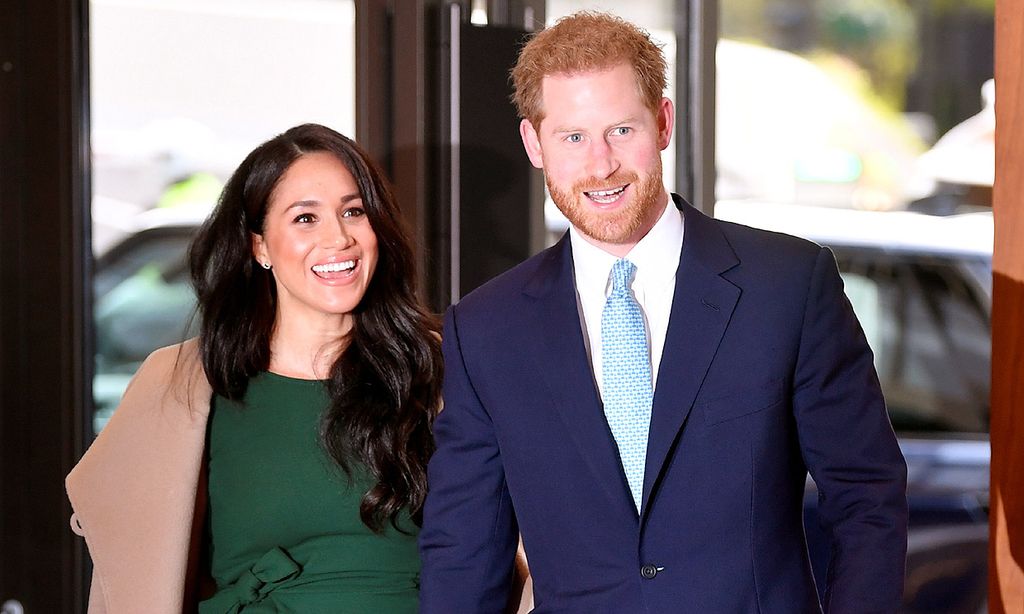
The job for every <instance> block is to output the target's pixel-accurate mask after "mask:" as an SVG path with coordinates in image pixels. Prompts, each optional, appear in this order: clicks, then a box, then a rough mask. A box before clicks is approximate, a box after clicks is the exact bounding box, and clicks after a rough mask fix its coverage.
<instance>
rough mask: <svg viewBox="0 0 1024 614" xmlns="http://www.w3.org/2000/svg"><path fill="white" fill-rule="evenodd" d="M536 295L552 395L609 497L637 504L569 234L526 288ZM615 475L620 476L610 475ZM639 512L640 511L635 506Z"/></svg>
mask: <svg viewBox="0 0 1024 614" xmlns="http://www.w3.org/2000/svg"><path fill="white" fill-rule="evenodd" d="M524 293H525V294H526V295H527V296H528V297H530V298H531V299H532V301H531V302H532V308H533V309H534V310H535V311H534V313H533V314H532V318H531V319H532V321H533V322H536V323H537V325H536V328H535V329H534V333H533V334H532V335H530V337H531V342H532V344H533V347H531V348H530V349H531V350H532V352H533V355H534V356H536V362H537V369H538V371H539V372H540V374H541V378H542V381H543V382H544V383H545V385H546V386H547V392H548V394H547V397H548V398H549V399H551V401H552V405H553V406H554V408H555V410H556V411H557V412H558V413H559V414H560V415H561V418H562V421H563V422H564V423H565V425H566V430H567V431H568V432H569V433H570V436H571V438H572V440H573V443H574V444H575V446H576V447H577V449H578V451H579V454H580V455H581V456H582V457H583V458H584V459H585V461H586V463H587V465H588V466H589V467H590V469H591V471H592V472H593V473H594V478H595V482H596V483H597V484H600V485H601V488H602V489H603V490H604V492H605V494H606V495H607V496H608V498H609V500H611V501H613V502H615V504H616V505H623V506H625V505H627V504H629V505H628V506H629V508H631V509H632V508H633V507H634V506H633V505H632V499H631V498H630V497H629V486H628V485H627V482H626V476H625V474H624V473H623V470H622V465H621V463H620V462H619V451H618V448H617V447H616V445H615V440H614V438H613V437H612V434H611V431H610V430H609V429H608V424H607V422H605V417H604V411H603V409H602V407H601V400H600V397H599V396H598V393H597V388H596V387H595V384H594V378H593V375H592V372H591V369H590V360H589V359H588V358H587V352H586V347H585V346H584V342H583V331H582V328H581V327H580V319H579V311H578V308H577V304H576V285H575V283H574V275H573V263H572V250H571V248H570V245H569V236H568V233H566V235H565V236H563V237H562V239H561V241H559V242H558V243H557V244H556V245H555V246H554V247H552V248H551V249H550V250H549V251H548V254H547V258H546V259H545V261H544V262H542V263H541V266H540V267H539V268H538V271H537V274H536V275H535V276H534V278H533V279H532V280H531V282H530V283H529V284H528V285H527V286H526V288H525V289H524ZM610 476H614V477H610ZM634 514H635V510H634Z"/></svg>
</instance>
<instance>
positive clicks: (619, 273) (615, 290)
mask: <svg viewBox="0 0 1024 614" xmlns="http://www.w3.org/2000/svg"><path fill="white" fill-rule="evenodd" d="M634 273H636V265H635V264H633V263H632V262H630V261H629V260H626V259H625V258H620V259H619V260H616V261H615V264H613V265H612V294H623V293H626V292H629V284H630V282H632V281H633V274H634Z"/></svg>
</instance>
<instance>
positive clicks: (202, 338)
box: [68, 124, 442, 614]
mask: <svg viewBox="0 0 1024 614" xmlns="http://www.w3.org/2000/svg"><path fill="white" fill-rule="evenodd" d="M189 261H190V268H191V277H192V283H193V285H194V286H195V289H196V296H197V298H198V305H199V308H198V311H199V317H200V320H201V324H200V334H199V337H198V341H189V342H186V343H185V344H183V345H181V346H178V347H177V348H174V347H172V348H167V349H164V350H158V351H157V352H156V353H154V354H153V355H152V356H151V357H150V358H149V359H148V360H147V361H146V363H145V364H144V365H143V367H142V368H141V369H140V370H139V373H138V375H137V376H136V378H135V380H134V383H133V384H132V385H131V386H130V387H129V389H128V391H127V393H126V395H125V398H124V400H123V401H122V404H121V406H120V407H119V408H118V410H117V411H116V412H115V413H114V416H113V418H112V419H111V421H110V423H109V424H108V425H107V427H106V428H105V429H104V430H103V432H102V433H101V434H100V436H99V438H98V439H97V441H96V442H95V443H94V444H93V446H92V447H91V448H90V449H89V451H88V453H87V454H86V455H85V457H83V459H82V462H81V463H80V464H79V466H78V467H76V469H75V471H74V472H72V474H71V476H69V478H68V494H69V496H70V498H71V500H72V505H73V506H74V508H75V511H76V517H75V521H74V524H75V526H76V528H77V529H78V530H79V531H80V532H81V533H82V534H84V535H85V537H86V541H87V543H88V545H89V549H90V553H91V555H92V557H93V560H94V568H95V572H94V578H96V579H98V580H99V581H100V582H102V586H103V587H104V590H102V591H100V590H96V589H95V588H94V590H93V592H92V596H91V599H92V600H93V601H94V602H100V601H102V602H104V603H103V605H105V606H106V610H107V611H145V612H180V611H182V609H183V607H182V604H184V609H185V610H186V611H193V610H194V608H195V607H196V606H195V603H196V602H199V603H198V610H199V612H202V613H212V612H237V611H241V610H243V609H248V608H249V607H250V606H253V605H255V604H257V603H259V604H260V605H259V606H257V607H259V608H261V610H260V611H301V612H309V613H311V614H316V613H319V612H323V613H326V612H337V611H339V610H341V611H367V612H370V611H374V612H377V611H384V612H396V613H401V612H410V613H411V612H415V611H416V609H417V605H418V573H419V565H420V563H419V557H418V555H417V551H416V535H417V533H418V525H419V522H420V511H421V508H422V504H423V499H424V497H425V495H426V463H427V459H428V458H429V456H430V454H431V453H432V451H433V441H432V438H431V435H430V425H431V422H432V420H433V418H434V416H435V415H436V413H437V411H438V408H439V392H440V381H441V370H442V368H441V362H440V347H439V343H440V342H439V337H438V335H437V332H438V326H437V323H436V322H435V320H434V319H433V318H432V317H431V316H429V315H428V314H427V313H426V311H425V310H424V309H423V308H422V306H421V305H420V303H419V302H418V301H417V299H416V295H415V288H414V280H415V279H416V276H415V273H414V271H413V265H412V262H413V260H412V248H411V246H410V244H409V240H408V238H407V235H406V233H405V231H404V229H403V226H402V223H401V220H400V217H399V210H398V207H397V204H396V203H395V201H394V198H393V197H392V196H391V192H390V189H389V187H388V185H387V183H386V182H385V180H384V179H383V176H382V174H381V173H380V171H379V170H378V169H377V167H376V166H375V165H374V164H373V162H372V161H371V160H370V159H369V158H368V157H367V156H366V154H365V153H364V152H363V151H362V150H361V149H360V148H359V147H358V146H357V145H356V144H355V143H354V142H352V141H351V140H350V139H348V138H346V137H344V136H342V135H340V134H338V133H337V132H334V131H333V130H330V129H328V128H325V127H323V126H320V125H315V124H306V125H302V126H298V127H296V128H292V129H291V130H288V131H287V132H285V133H283V134H281V135H279V136H277V137H275V138H273V139H271V140H269V141H267V142H266V143H264V144H263V145H261V146H259V147H258V148H256V149H255V150H254V151H253V152H252V153H251V154H249V156H248V157H246V159H245V160H244V161H243V162H242V164H241V165H240V166H239V168H238V170H236V171H235V173H234V174H233V175H232V177H231V179H230V180H229V181H228V183H227V186H226V187H225V189H224V192H223V194H222V195H221V197H220V200H219V203H218V205H217V208H216V209H215V210H214V212H213V213H212V214H211V216H210V217H209V219H207V221H206V222H205V223H204V224H203V226H202V228H201V229H200V231H199V233H198V235H197V236H196V239H195V241H194V242H193V244H192V246H191V248H190V251H189ZM133 442H134V443H133ZM112 485H116V486H112ZM111 502H114V504H113V505H111ZM111 510H116V511H111ZM154 523H156V524H157V525H160V526H161V527H162V530H161V531H157V532H155V533H154V532H153V531H152V530H151V528H152V526H154ZM201 551H205V552H208V553H209V555H208V556H199V555H198V554H197V553H198V552H201ZM94 586H96V584H95V581H94Z"/></svg>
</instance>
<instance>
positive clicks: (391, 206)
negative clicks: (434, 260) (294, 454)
mask: <svg viewBox="0 0 1024 614" xmlns="http://www.w3.org/2000/svg"><path fill="white" fill-rule="evenodd" d="M320 152H323V153H329V154H331V155H334V156H335V157H337V158H338V160H340V161H341V163H342V164H344V165H345V168H347V169H348V171H349V172H350V173H352V177H353V178H355V181H356V185H358V187H359V193H360V195H361V197H362V201H363V206H364V208H365V210H366V215H367V217H368V219H369V221H370V225H371V227H372V228H373V231H374V233H375V234H376V236H377V245H378V252H379V254H378V262H377V266H376V269H375V271H374V273H373V277H372V278H371V280H370V283H369V286H368V287H367V290H366V293H365V295H364V296H363V298H362V300H361V301H360V302H359V304H358V305H357V306H356V308H355V311H354V316H355V317H354V318H353V319H354V323H353V327H352V329H351V331H350V332H349V333H348V334H347V339H346V340H345V346H344V349H343V350H342V352H341V353H340V354H339V356H338V358H337V359H336V360H335V362H334V364H333V366H332V367H331V370H330V376H329V379H328V380H327V382H326V387H327V390H328V393H329V396H330V403H329V407H328V408H327V410H326V411H325V413H324V415H323V418H322V422H321V441H322V444H323V446H324V448H325V450H326V451H327V453H328V454H329V455H330V456H331V458H333V459H334V461H335V462H336V463H337V464H338V465H339V466H340V467H341V468H342V469H343V470H344V471H345V472H346V473H347V474H348V475H349V476H351V475H352V469H353V464H355V463H362V464H364V465H365V466H366V467H367V468H368V469H369V471H370V472H371V474H372V475H373V477H374V478H375V479H376V483H375V484H374V486H373V487H372V488H370V490H369V491H367V492H366V493H365V494H364V495H363V499H362V502H361V504H360V510H359V511H360V517H361V518H362V521H363V523H364V524H366V525H367V526H368V527H370V528H371V529H373V530H374V531H377V532H381V531H383V530H384V525H385V523H386V522H387V521H390V522H391V524H392V525H395V526H396V527H397V524H396V523H397V520H398V517H399V514H400V513H401V512H402V511H403V510H408V511H409V513H410V514H411V515H412V518H413V519H414V521H416V522H417V523H419V520H420V512H421V510H422V506H423V500H424V498H425V497H426V492H427V477H426V467H427V461H428V460H429V458H430V455H431V454H432V453H433V451H434V442H433V438H432V436H431V424H432V422H433V419H434V416H435V415H436V413H437V411H438V408H439V405H440V401H439V399H440V386H441V377H442V363H441V347H440V340H439V339H440V337H439V336H438V331H439V325H438V322H437V319H436V318H435V317H433V316H432V315H430V314H428V312H427V311H426V310H425V309H424V307H423V306H422V304H421V303H420V302H419V300H418V299H417V296H416V287H415V286H416V271H415V263H414V259H413V250H412V246H411V242H410V240H409V236H408V233H407V232H406V230H405V228H404V225H403V223H402V219H401V215H400V212H399V209H398V205H397V203H396V202H395V198H394V196H393V195H392V193H391V189H390V187H389V185H388V182H387V181H386V180H385V179H384V176H383V174H382V172H381V171H380V169H379V168H378V167H377V166H376V164H374V162H373V161H372V160H371V159H370V158H369V156H367V154H366V153H365V152H364V151H363V150H362V149H361V148H360V147H359V146H358V145H356V143H355V142H353V141H352V140H351V139H349V138H347V137H345V136H343V135H341V134H339V133H337V132H335V131H334V130H331V129H330V128H326V127H324V126H320V125H317V124H304V125H301V126H297V127H295V128H292V129H290V130H288V131H287V132H284V133H283V134H280V135H278V136H276V137H274V138H272V139H270V140H269V141H267V142H266V143H263V144H262V145H260V146H259V147H257V148H256V149H255V150H254V151H253V152H252V153H250V154H249V155H248V156H247V157H246V158H245V160H244V161H243V162H242V164H241V165H240V166H239V167H238V169H237V170H236V171H235V172H234V174H233V175H232V176H231V179H230V180H228V183H227V185H226V186H225V188H224V191H223V193H222V194H221V197H220V200H219V202H218V204H217V207H216V209H215V210H214V211H213V213H212V214H211V215H210V217H209V218H208V219H207V220H206V222H205V223H204V224H203V226H202V227H201V228H200V230H199V233H198V234H197V236H196V238H195V239H194V240H193V242H192V245H191V246H190V248H189V266H190V271H191V276H192V283H193V285H194V286H195V290H196V295H197V297H198V315H199V317H200V321H201V324H200V334H199V346H200V352H201V355H202V362H203V367H204V368H205V370H206V374H207V377H208V378H209V380H210V384H211V385H212V387H213V390H214V392H215V393H217V394H219V395H221V396H223V397H226V398H228V399H233V400H241V399H243V398H244V397H245V392H246V389H247V387H248V383H249V379H250V378H252V377H253V376H255V375H257V374H258V373H260V372H261V371H266V370H267V369H268V368H269V365H270V340H271V335H272V334H273V330H274V318H275V314H276V308H277V295H276V287H275V284H274V279H273V275H272V273H271V271H268V270H264V269H263V268H261V267H259V266H257V264H256V261H255V259H254V257H253V253H252V238H251V236H252V234H262V233H263V230H264V228H263V226H264V219H265V217H266V213H267V207H268V202H269V199H270V195H271V194H272V192H273V191H274V188H275V187H276V186H277V184H278V182H280V180H281V177H282V176H283V175H284V174H285V171H287V170H288V168H289V167H290V166H291V165H292V164H293V163H294V162H295V161H296V160H298V159H299V158H301V157H302V156H304V155H306V154H310V153H320Z"/></svg>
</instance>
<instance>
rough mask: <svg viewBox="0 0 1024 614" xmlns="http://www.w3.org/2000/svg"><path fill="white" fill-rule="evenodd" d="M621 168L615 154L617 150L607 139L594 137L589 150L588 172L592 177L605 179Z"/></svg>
mask: <svg viewBox="0 0 1024 614" xmlns="http://www.w3.org/2000/svg"><path fill="white" fill-rule="evenodd" d="M617 170H619V162H618V160H617V159H616V156H615V150H613V149H612V147H611V145H609V144H608V141H607V140H605V139H594V140H593V141H591V145H590V148H589V151H588V152H587V172H588V173H590V175H591V176H592V177H597V178H599V179H604V178H605V177H610V176H611V175H612V174H614V173H615V171H617Z"/></svg>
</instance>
